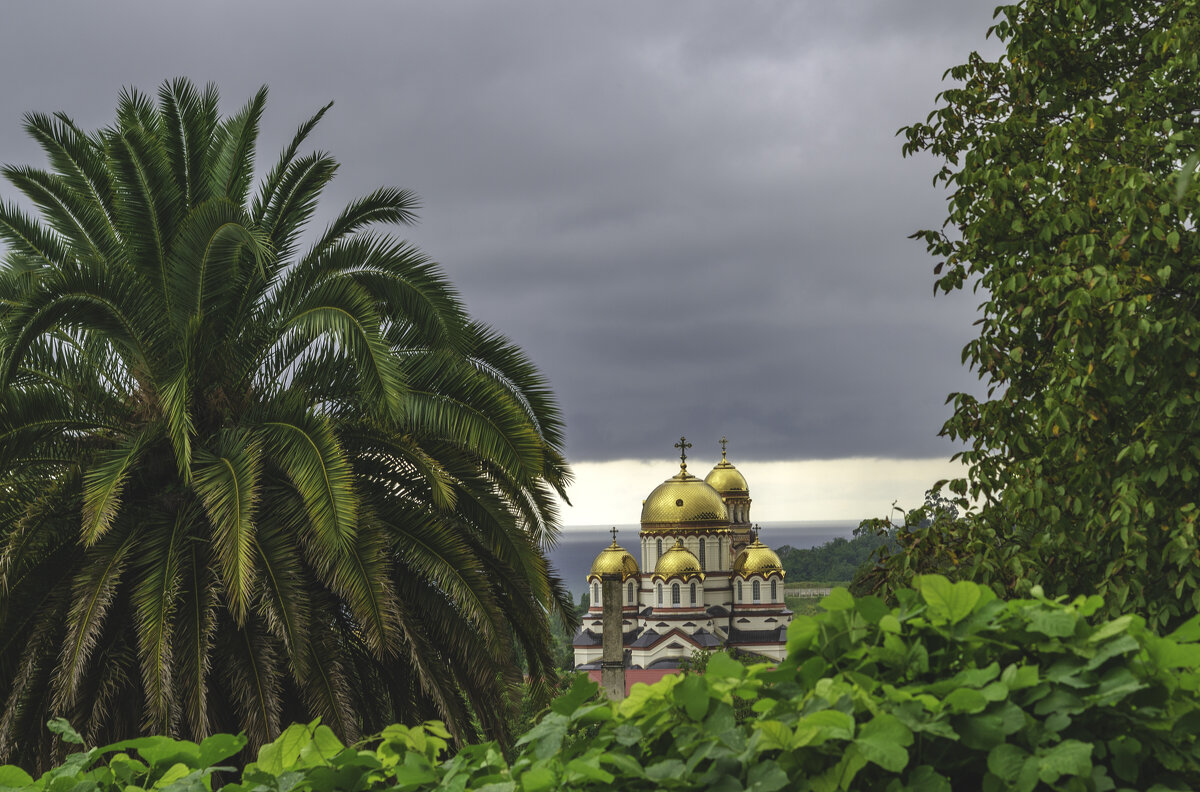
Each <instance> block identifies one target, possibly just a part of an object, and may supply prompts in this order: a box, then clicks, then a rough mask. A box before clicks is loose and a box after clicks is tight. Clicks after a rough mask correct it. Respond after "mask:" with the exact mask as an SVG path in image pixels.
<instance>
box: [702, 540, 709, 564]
mask: <svg viewBox="0 0 1200 792" xmlns="http://www.w3.org/2000/svg"><path fill="white" fill-rule="evenodd" d="M700 568H701V569H703V570H705V571H708V565H707V563H706V562H705V560H704V540H703V539H701V540H700Z"/></svg>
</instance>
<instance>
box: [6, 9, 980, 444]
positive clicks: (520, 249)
mask: <svg viewBox="0 0 1200 792" xmlns="http://www.w3.org/2000/svg"><path fill="white" fill-rule="evenodd" d="M45 5H46V4H41V5H38V6H20V7H11V8H6V9H5V24H4V26H3V30H2V31H0V69H3V71H4V73H5V74H6V75H7V76H8V79H6V80H5V81H4V82H3V85H2V86H0V107H2V108H4V111H3V112H0V160H2V161H5V162H28V161H38V160H40V156H39V155H38V152H37V150H36V148H35V147H34V146H33V144H32V143H31V142H29V141H27V140H26V139H25V138H24V137H23V135H22V134H21V132H20V128H19V116H20V114H21V113H22V112H24V111H26V110H34V109H38V110H57V109H62V110H66V111H67V112H68V113H70V114H71V115H73V116H74V117H75V118H76V119H77V120H78V121H79V122H81V123H82V124H84V125H85V126H92V127H94V126H99V125H103V124H105V123H107V122H108V121H109V119H110V118H111V114H112V108H113V106H114V104H115V99H116V95H117V92H118V91H119V89H120V88H121V86H124V85H136V86H139V87H141V88H142V89H143V90H147V91H153V90H154V89H155V88H156V87H157V85H158V83H159V82H161V80H162V79H164V78H167V77H171V76H174V75H178V74H184V75H187V76H190V77H191V78H193V79H194V80H197V81H200V82H203V81H208V80H212V81H215V82H217V83H218V84H219V85H220V87H221V90H222V96H223V97H224V100H225V102H226V105H227V107H228V109H229V110H232V109H234V108H235V107H236V106H237V105H239V104H240V103H241V102H243V101H244V100H245V99H246V98H247V97H248V96H249V95H250V93H251V92H252V91H253V90H254V89H255V88H256V87H257V86H258V85H259V84H262V83H267V84H269V85H270V86H271V102H270V105H269V107H268V118H267V119H266V121H265V124H264V137H263V141H262V156H263V157H265V158H266V159H265V160H264V161H263V162H262V163H261V164H262V165H263V166H264V167H265V166H266V165H268V164H269V160H270V158H271V157H273V156H274V154H275V152H276V151H278V149H279V148H281V147H282V146H283V145H284V143H285V142H286V139H287V137H288V136H290V134H291V131H292V130H293V129H294V127H295V125H296V124H298V123H299V122H300V121H301V120H302V119H303V118H304V117H306V116H307V115H308V114H310V113H311V112H313V111H314V110H316V109H317V108H318V107H319V106H321V105H322V104H324V103H325V102H326V101H328V100H330V99H334V100H336V102H337V104H336V106H335V108H334V110H333V112H332V113H331V114H330V115H329V116H328V117H327V119H326V121H325V122H323V124H322V127H321V128H320V131H319V133H318V135H317V136H316V145H319V146H321V147H323V148H326V149H328V150H330V151H332V152H333V153H334V154H335V155H336V156H337V157H338V158H339V159H340V160H341V161H342V163H343V167H342V171H341V174H340V176H339V178H338V179H337V180H336V181H335V182H334V184H333V186H332V187H331V190H330V193H329V200H328V201H327V203H326V205H325V212H326V215H328V214H329V213H332V212H333V211H334V207H336V206H338V205H340V204H341V203H344V202H345V201H347V200H349V199H350V198H352V197H354V196H355V195H358V194H361V193H363V192H365V191H367V190H369V189H372V188H374V187H375V186H378V185H380V184H388V185H397V186H403V187H409V188H411V189H414V190H415V191H417V192H418V193H419V194H420V195H421V196H422V199H423V203H424V207H425V208H424V210H423V212H422V222H421V224H420V225H419V226H418V227H416V228H415V229H412V230H411V232H410V233H409V236H410V237H411V238H412V239H413V240H414V241H416V242H417V243H419V244H420V245H421V246H422V247H423V248H424V249H425V250H426V251H427V252H428V253H429V254H430V255H431V256H433V257H434V258H436V259H437V260H439V261H441V262H443V263H444V266H445V268H446V271H447V272H448V274H449V275H450V276H451V278H452V279H453V280H454V281H455V283H456V284H457V286H458V287H459V288H460V289H461V291H462V293H463V295H464V297H465V299H466V300H467V302H468V305H469V306H470V308H471V309H472V311H473V312H474V313H475V314H476V315H477V316H478V317H480V318H482V319H484V320H485V321H488V322H490V323H492V324H494V325H495V326H497V327H498V328H500V329H501V330H503V331H504V332H506V333H507V334H509V335H510V336H511V337H513V338H514V340H516V341H517V342H518V343H520V344H521V345H522V346H524V347H525V348H526V349H527V350H528V352H529V354H530V355H531V356H532V357H533V358H534V360H535V361H536V362H537V363H538V364H539V365H540V366H541V367H542V369H543V371H544V372H545V373H546V375H547V376H548V377H549V378H550V380H551V382H552V383H553V385H554V387H555V389H556V390H557V392H558V394H559V397H560V400H561V402H562V405H563V408H564V410H565V413H566V416H567V425H568V432H569V453H570V456H571V457H572V458H575V459H606V458H614V457H623V456H647V455H652V456H659V457H661V456H664V455H668V452H669V451H670V443H671V442H673V440H674V439H675V438H677V437H678V435H679V434H680V433H687V434H689V435H691V436H692V437H693V438H695V439H698V440H699V442H702V443H714V442H715V440H716V439H717V438H718V437H719V436H720V435H721V434H722V433H724V434H727V435H729V436H730V438H731V440H732V441H734V445H733V446H732V447H731V453H733V452H734V451H735V450H736V458H741V459H745V458H759V459H763V458H793V457H836V456H846V455H878V456H924V455H935V454H946V453H949V451H950V450H952V449H951V446H950V445H949V444H948V443H947V442H946V441H944V440H940V439H938V438H937V437H936V433H937V429H938V428H939V427H940V425H941V423H942V421H943V420H944V419H945V418H946V417H947V416H948V414H949V411H948V408H946V407H945V406H944V405H943V400H944V398H945V395H946V394H947V393H948V392H949V391H952V390H962V389H974V388H977V386H976V385H975V384H974V378H973V377H972V376H971V375H970V374H969V373H968V372H965V371H964V370H963V369H962V368H961V366H960V365H959V363H958V361H959V350H960V349H961V347H962V345H963V344H964V343H965V342H966V341H967V340H968V339H969V338H970V336H971V328H970V322H971V321H972V319H973V312H974V306H975V303H976V302H977V298H975V297H973V296H972V295H956V296H954V297H951V298H938V299H936V300H935V299H933V297H932V293H931V287H932V279H931V274H930V271H931V267H932V264H933V262H932V261H931V260H929V259H928V258H927V257H926V256H925V254H924V251H923V250H922V248H921V246H920V245H919V244H918V243H916V242H913V241H910V240H907V239H906V238H905V237H906V236H907V235H908V234H909V233H911V232H912V231H914V230H916V229H917V228H920V227H926V226H936V225H938V224H939V223H940V222H941V218H942V217H943V214H944V210H943V198H942V196H940V195H939V194H938V193H937V192H936V191H934V190H933V189H931V187H930V182H929V180H930V177H931V175H932V172H933V168H934V164H933V163H932V162H931V161H928V160H922V159H916V160H907V161H906V160H903V159H901V157H900V153H899V151H900V143H899V140H898V139H897V138H896V137H895V132H896V130H897V129H898V128H899V127H900V126H902V125H904V124H906V123H910V122H912V121H915V120H918V119H921V118H923V117H924V116H925V114H926V113H927V112H928V111H929V110H930V109H932V107H933V97H934V95H935V94H936V93H937V92H938V91H939V90H941V88H942V84H941V82H940V78H941V74H942V72H943V71H944V70H945V69H946V68H947V67H949V66H951V65H953V64H956V63H959V62H961V61H962V60H964V59H965V57H966V55H967V53H968V52H970V51H971V50H972V49H984V50H988V51H993V50H994V49H995V43H994V42H992V41H985V40H984V38H983V33H984V31H985V30H986V28H987V26H988V24H990V21H991V9H990V5H989V4H985V3H982V2H975V1H972V2H955V1H954V0H939V1H938V2H896V1H895V0H874V1H873V2H866V1H865V0H864V2H843V3H796V2H746V3H736V4H733V3H717V2H687V3H683V2H669V3H667V2H664V3H653V4H650V3H604V4H581V3H561V2H553V3H552V2H538V3H520V4H517V3H504V4H501V3H488V2H482V1H480V2H440V3H425V4H416V3H393V2H375V3H368V2H357V3H349V4H336V5H335V4H332V3H326V4H316V3H282V2H279V3H203V4H200V3H197V4H191V5H185V4H174V3H172V4H165V3H164V4H155V5H144V4H132V3H114V2H109V3H105V4H94V3H85V2H76V3H74V4H70V5H67V6H64V5H63V4H53V6H52V7H45ZM0 193H2V194H4V195H6V196H7V195H8V194H9V191H7V190H2V191H0ZM706 456H711V454H708V453H706Z"/></svg>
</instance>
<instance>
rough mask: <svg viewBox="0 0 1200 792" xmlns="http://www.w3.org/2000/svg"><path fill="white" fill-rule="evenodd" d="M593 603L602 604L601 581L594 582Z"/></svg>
mask: <svg viewBox="0 0 1200 792" xmlns="http://www.w3.org/2000/svg"><path fill="white" fill-rule="evenodd" d="M592 604H593V605H599V604H600V584H599V583H593V584H592Z"/></svg>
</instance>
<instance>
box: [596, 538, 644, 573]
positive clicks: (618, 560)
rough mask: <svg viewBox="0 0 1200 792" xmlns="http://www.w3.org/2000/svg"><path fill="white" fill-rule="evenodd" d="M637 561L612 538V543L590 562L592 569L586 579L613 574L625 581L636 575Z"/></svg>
mask: <svg viewBox="0 0 1200 792" xmlns="http://www.w3.org/2000/svg"><path fill="white" fill-rule="evenodd" d="M638 571H639V570H638V565H637V561H636V560H635V559H634V557H633V556H632V555H631V554H630V552H629V551H628V550H626V549H625V548H624V547H621V546H620V545H619V544H617V540H616V539H613V543H612V544H610V545H609V546H608V547H606V548H604V549H603V550H601V551H600V555H598V556H596V560H595V561H593V562H592V571H591V572H588V576H587V579H588V581H589V582H590V581H591V580H592V579H593V578H595V579H599V578H600V576H601V575H606V574H610V573H611V574H614V575H620V576H621V580H622V581H625V580H628V579H629V578H631V577H637V576H638Z"/></svg>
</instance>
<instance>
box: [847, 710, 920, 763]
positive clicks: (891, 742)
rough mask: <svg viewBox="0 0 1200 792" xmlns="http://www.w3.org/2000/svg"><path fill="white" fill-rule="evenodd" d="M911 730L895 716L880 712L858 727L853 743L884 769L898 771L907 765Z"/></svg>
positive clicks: (911, 738) (911, 737)
mask: <svg viewBox="0 0 1200 792" xmlns="http://www.w3.org/2000/svg"><path fill="white" fill-rule="evenodd" d="M912 743H913V734H912V731H911V730H910V729H909V728H908V727H907V726H905V725H904V724H903V723H901V722H900V721H899V719H897V718H896V717H895V716H893V715H888V714H887V713H881V714H879V715H876V716H875V717H874V718H872V719H871V720H870V721H868V722H867V723H866V725H864V726H863V727H862V728H861V729H859V732H858V736H857V737H855V738H854V744H855V745H856V746H858V750H860V751H862V755H863V756H864V757H866V759H867V760H868V761H870V762H873V763H875V764H877V765H879V766H880V767H882V768H883V769H884V770H890V771H891V772H893V773H898V772H900V771H901V770H903V769H904V768H905V767H906V766H907V765H908V751H907V750H906V749H907V747H908V746H910V745H912Z"/></svg>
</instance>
